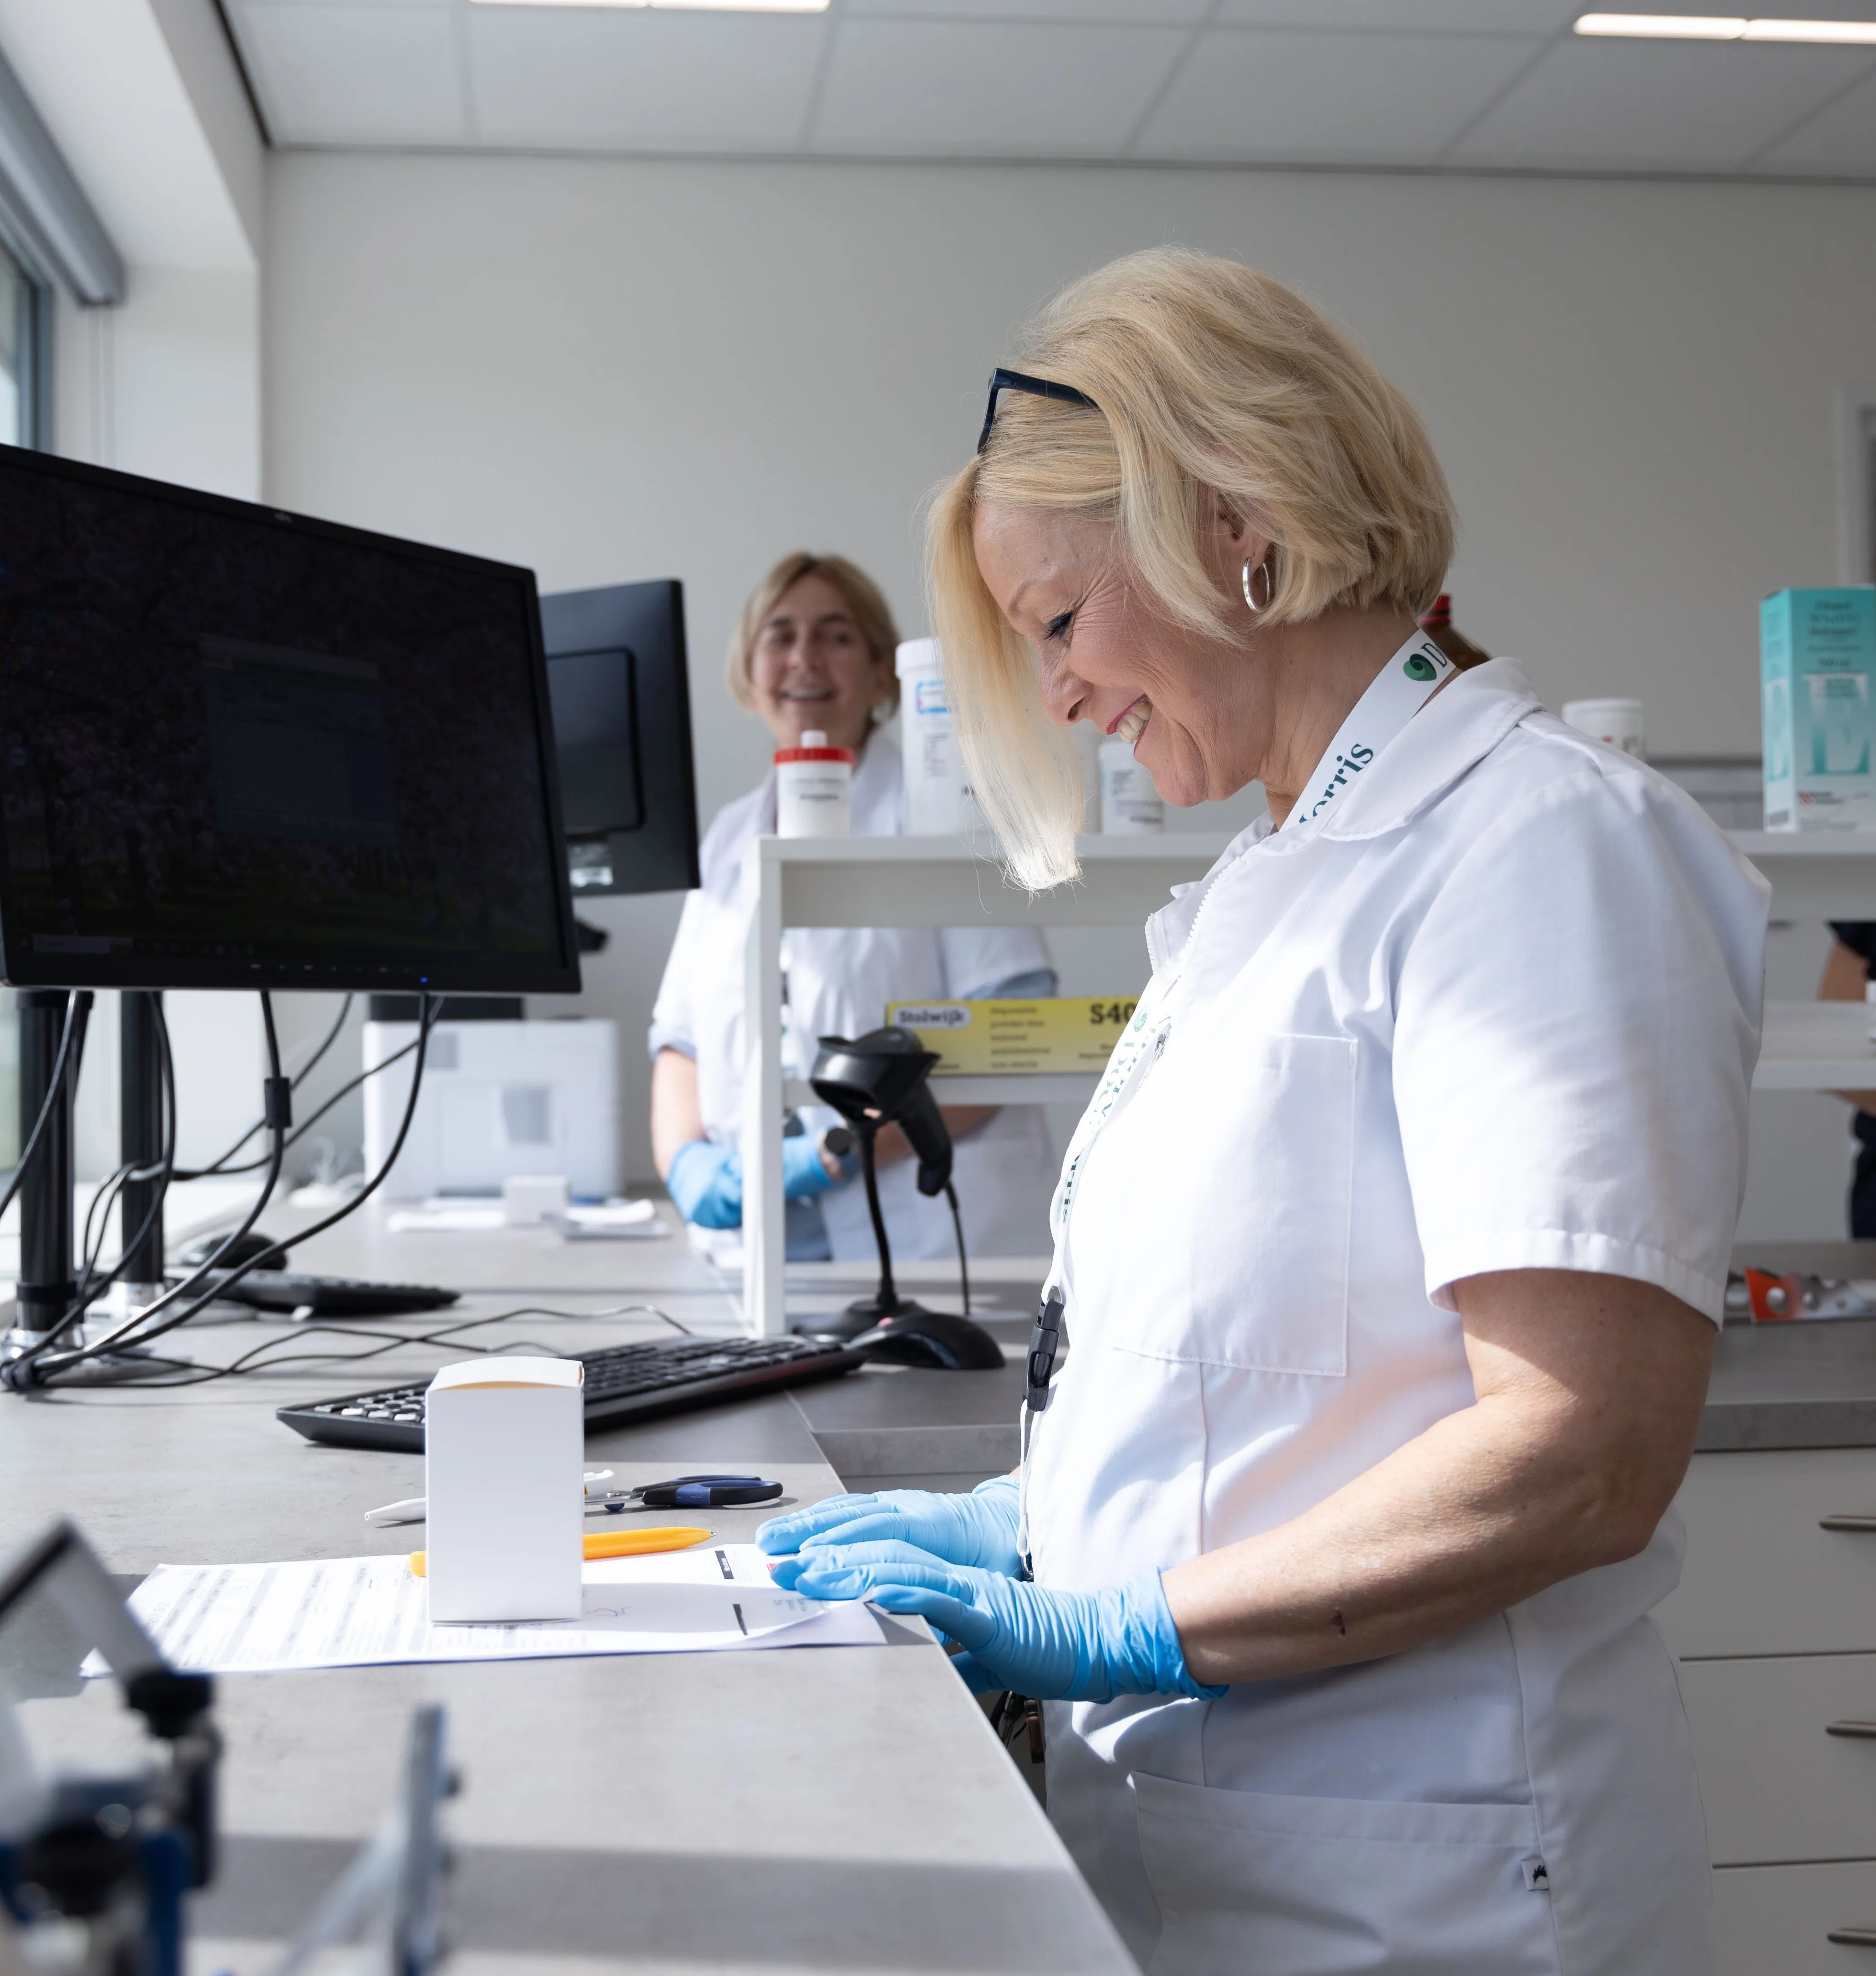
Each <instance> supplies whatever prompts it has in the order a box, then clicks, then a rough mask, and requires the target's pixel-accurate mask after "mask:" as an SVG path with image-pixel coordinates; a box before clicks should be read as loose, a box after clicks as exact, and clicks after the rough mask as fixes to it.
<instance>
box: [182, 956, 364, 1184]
mask: <svg viewBox="0 0 1876 1976" xmlns="http://www.w3.org/2000/svg"><path fill="white" fill-rule="evenodd" d="M357 999H358V998H357V996H354V995H348V996H346V997H345V1000H343V1001H342V1002H341V1003H339V1005H338V1016H336V1017H335V1019H334V1021H333V1023H332V1026H331V1028H330V1029H328V1030H327V1031H326V1032H325V1040H324V1041H323V1042H321V1044H320V1046H319V1047H318V1049H316V1050H315V1051H314V1052H313V1053H312V1056H309V1057H308V1059H306V1061H305V1062H304V1063H303V1064H302V1065H300V1067H299V1069H298V1070H296V1071H295V1072H294V1073H293V1088H294V1089H295V1091H297V1090H298V1088H300V1086H301V1085H302V1084H304V1083H305V1081H306V1080H307V1079H308V1078H309V1077H310V1076H311V1075H312V1073H313V1072H314V1071H315V1069H317V1068H318V1063H319V1060H320V1059H321V1057H323V1056H325V1053H326V1052H327V1051H328V1050H329V1049H331V1047H332V1046H333V1045H334V1044H335V1042H338V1032H339V1031H340V1030H341V1029H343V1028H344V1027H345V1019H346V1017H347V1016H349V1015H350V1014H351V1005H352V1003H354V1001H355V1000H357ZM341 1095H342V1094H341ZM314 1117H315V1118H317V1117H318V1113H317V1112H315V1114H314ZM307 1122H308V1124H309V1125H310V1124H311V1123H312V1120H311V1119H308V1121H307ZM266 1128H267V1121H266V1120H265V1118H256V1120H255V1121H254V1123H253V1124H252V1125H250V1126H249V1128H248V1129H247V1130H246V1131H245V1132H243V1133H242V1135H241V1136H240V1138H238V1139H237V1140H236V1141H235V1143H234V1144H232V1146H230V1147H229V1148H228V1150H227V1151H226V1152H225V1153H223V1154H221V1155H220V1156H219V1158H216V1159H213V1160H211V1161H209V1164H207V1165H206V1167H194V1168H193V1169H191V1170H190V1171H189V1172H187V1173H185V1174H182V1175H181V1176H180V1177H181V1178H183V1179H184V1180H206V1179H208V1178H209V1177H211V1176H212V1175H213V1174H219V1173H222V1172H223V1171H227V1170H228V1162H229V1161H230V1160H232V1158H234V1156H235V1155H236V1154H237V1153H238V1152H239V1151H240V1150H241V1148H242V1147H243V1146H245V1145H246V1144H247V1142H248V1141H249V1140H250V1139H251V1138H253V1136H254V1135H255V1134H256V1132H261V1131H265V1130H266ZM288 1144H292V1141H291V1140H289V1141H288ZM265 1164H266V1162H265V1161H264V1160H256V1161H254V1162H253V1163H252V1165H249V1166H246V1167H235V1168H233V1169H232V1171H235V1172H236V1173H252V1171H254V1167H257V1166H264V1165H265Z"/></svg>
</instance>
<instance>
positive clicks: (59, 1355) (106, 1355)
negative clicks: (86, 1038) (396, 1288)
mask: <svg viewBox="0 0 1876 1976" xmlns="http://www.w3.org/2000/svg"><path fill="white" fill-rule="evenodd" d="M260 1000H261V1015H262V1026H263V1029H264V1032H265V1038H266V1045H267V1058H268V1073H269V1074H268V1077H267V1080H266V1084H265V1093H266V1096H265V1112H264V1115H263V1117H262V1120H261V1121H260V1122H259V1125H257V1126H256V1127H255V1128H252V1129H251V1130H250V1131H249V1132H247V1133H245V1134H243V1135H242V1138H241V1139H239V1140H238V1141H236V1144H235V1145H234V1146H233V1147H232V1148H229V1152H228V1153H226V1154H223V1156H222V1158H221V1159H220V1160H218V1161H216V1162H214V1163H213V1165H212V1166H211V1167H209V1168H205V1169H203V1170H202V1171H204V1172H209V1171H228V1169H227V1167H226V1165H225V1164H224V1163H225V1162H226V1160H227V1159H228V1158H230V1157H231V1156H232V1154H233V1153H235V1152H236V1151H239V1149H240V1148H241V1146H242V1145H243V1144H246V1141H247V1140H248V1139H249V1138H252V1136H253V1132H254V1131H259V1130H265V1131H266V1132H267V1133H268V1134H269V1136H270V1139H271V1144H270V1146H269V1151H268V1152H267V1154H266V1156H265V1159H264V1161H257V1162H256V1163H255V1164H256V1165H264V1166H265V1170H266V1173H265V1179H264V1181H262V1186H261V1191H260V1195H259V1198H258V1199H257V1200H256V1202H255V1203H254V1204H253V1206H252V1207H251V1208H249V1210H248V1212H247V1214H246V1216H245V1217H244V1218H243V1219H242V1222H241V1224H240V1226H239V1227H237V1228H236V1229H234V1230H232V1231H231V1232H230V1233H229V1234H227V1235H226V1236H224V1237H222V1238H221V1240H220V1241H219V1243H217V1245H216V1247H215V1248H214V1249H213V1250H211V1251H210V1252H209V1255H208V1256H206V1257H205V1258H204V1260H203V1261H201V1262H200V1263H197V1264H196V1266H194V1268H193V1269H192V1270H190V1271H189V1272H188V1273H186V1275H184V1276H182V1277H181V1278H180V1279H179V1280H178V1281H177V1282H176V1283H174V1284H173V1285H171V1286H169V1287H168V1288H167V1289H163V1291H161V1292H160V1293H159V1295H158V1296H156V1297H155V1298H154V1299H153V1300H152V1301H151V1302H150V1303H147V1304H146V1305H144V1306H142V1307H141V1308H140V1309H136V1310H134V1311H132V1312H130V1314H129V1315H128V1316H126V1317H124V1319H121V1320H120V1322H118V1323H117V1325H115V1326H114V1327H113V1328H111V1329H110V1330H108V1331H107V1332H106V1333H105V1334H104V1336H102V1337H101V1338H99V1339H95V1340H87V1341H86V1342H84V1343H82V1344H80V1345H77V1346H75V1347H74V1348H72V1349H67V1350H64V1351H59V1350H58V1349H56V1348H57V1347H58V1344H59V1342H60V1340H61V1339H63V1338H64V1337H65V1336H67V1335H68V1334H69V1333H70V1332H71V1331H72V1330H73V1329H74V1327H77V1326H80V1325H81V1324H82V1323H83V1322H84V1317H85V1314H86V1312H87V1309H89V1308H90V1307H91V1304H92V1303H93V1302H94V1300H95V1299H96V1297H97V1294H98V1293H99V1292H100V1291H101V1290H102V1289H104V1288H106V1287H107V1286H108V1285H109V1284H110V1283H111V1282H113V1281H114V1280H115V1279H116V1277H117V1274H118V1273H120V1271H121V1270H123V1268H124V1263H125V1261H126V1260H127V1259H128V1258H129V1257H130V1256H132V1255H133V1254H134V1253H136V1250H137V1241H135V1240H134V1241H131V1242H127V1243H125V1244H124V1253H123V1256H121V1257H120V1260H119V1261H118V1263H117V1265H116V1266H114V1269H113V1270H110V1271H109V1272H107V1273H105V1274H104V1276H98V1277H94V1270H95V1260H94V1255H93V1253H92V1252H91V1249H90V1247H89V1243H90V1240H91V1237H90V1231H89V1226H88V1223H89V1220H90V1217H87V1253H86V1261H85V1266H84V1272H83V1274H82V1276H81V1281H80V1283H79V1285H78V1292H79V1293H78V1294H77V1295H76V1296H74V1297H73V1298H72V1299H71V1301H70V1302H69V1303H68V1304H67V1306H66V1307H65V1309H64V1311H63V1312H62V1314H61V1315H60V1316H58V1318H57V1319H56V1320H55V1321H54V1322H52V1323H51V1325H50V1326H48V1327H47V1328H45V1329H44V1330H43V1331H41V1332H39V1333H38V1335H36V1336H34V1337H32V1338H31V1341H30V1342H27V1343H25V1345H24V1346H23V1349H21V1350H20V1351H19V1352H18V1353H17V1355H15V1356H14V1357H13V1358H12V1359H9V1360H8V1361H7V1362H5V1364H4V1365H0V1383H4V1384H5V1385H7V1386H9V1387H11V1388H13V1389H14V1390H15V1391H28V1390H30V1389H31V1388H35V1387H40V1386H45V1385H51V1384H54V1383H55V1382H58V1380H59V1379H60V1378H61V1375H67V1376H71V1375H76V1374H77V1373H78V1372H79V1371H80V1369H81V1368H87V1369H88V1368H97V1367H98V1366H100V1365H102V1364H103V1363H104V1362H106V1361H107V1360H108V1361H110V1363H111V1366H112V1369H113V1370H114V1371H116V1372H117V1374H118V1375H119V1376H123V1375H124V1374H125V1373H127V1372H130V1373H134V1372H139V1371H140V1370H142V1369H143V1365H148V1366H149V1367H150V1369H152V1370H155V1369H157V1368H160V1367H162V1366H163V1365H166V1364H168V1363H173V1362H165V1361H163V1360H159V1359H150V1358H148V1357H147V1355H146V1356H145V1357H144V1359H143V1361H142V1362H141V1363H139V1362H137V1361H135V1360H132V1359H130V1355H131V1354H132V1353H143V1352H144V1351H145V1348H146V1347H147V1346H148V1345H150V1344H151V1343H153V1342H154V1341H155V1340H156V1339H158V1338H160V1337H162V1336H163V1335H164V1334H165V1333H166V1332H170V1331H173V1330H174V1329H176V1327H177V1326H180V1325H183V1324H186V1323H187V1322H189V1320H190V1319H191V1318H193V1317H194V1316H197V1315H198V1314H199V1312H201V1311H203V1309H206V1307H207V1306H209V1304H211V1303H213V1302H215V1300H216V1298H217V1297H218V1296H221V1295H222V1294H223V1292H224V1291H225V1289H226V1288H227V1286H229V1285H230V1284H231V1283H238V1282H239V1280H240V1279H241V1278H242V1277H243V1276H246V1275H247V1274H248V1273H249V1272H250V1271H252V1270H255V1269H256V1268H258V1267H259V1266H260V1263H261V1262H262V1260H263V1257H262V1256H252V1257H250V1258H249V1260H247V1261H246V1262H245V1263H232V1262H226V1260H225V1259H226V1258H227V1257H229V1256H232V1255H233V1254H234V1253H236V1252H237V1249H238V1245H239V1243H241V1242H242V1239H243V1238H244V1237H246V1236H247V1235H248V1234H249V1233H250V1231H251V1230H252V1229H253V1227H254V1226H255V1223H256V1222H257V1221H259V1219H260V1217H261V1215H262V1214H263V1212H265V1209H266V1207H267V1205H268V1204H269V1201H270V1200H272V1197H273V1194H274V1190H275V1187H276V1186H277V1185H278V1184H279V1178H280V1171H281V1165H282V1161H283V1160H284V1158H285V1154H286V1149H287V1147H288V1144H291V1143H292V1138H293V1137H296V1136H298V1135H294V1134H292V1130H291V1128H292V1088H293V1080H292V1079H288V1078H287V1077H286V1076H285V1075H283V1074H282V1069H281V1061H280V1044H279V1035H278V1032H277V1031H276V1029H275V1023H274V1012H273V999H272V996H271V995H270V994H269V993H268V992H267V991H266V990H265V989H263V990H261V991H260ZM90 1005H91V994H90V992H89V991H88V990H77V991H76V992H75V993H74V994H72V995H71V997H70V998H69V1000H68V1004H67V1013H66V1018H65V1024H64V1033H63V1035H62V1037H61V1043H60V1046H59V1051H58V1056H57V1058H56V1059H55V1062H54V1066H53V1069H52V1071H51V1075H50V1077H49V1079H48V1082H49V1087H50V1088H48V1092H47V1094H46V1097H45V1102H44V1104H43V1105H42V1106H41V1112H40V1120H39V1123H38V1125H35V1128H34V1131H33V1132H32V1133H31V1135H29V1136H28V1141H27V1144H26V1146H25V1148H24V1149H23V1151H22V1156H21V1161H20V1164H19V1165H18V1167H17V1168H16V1169H15V1174H14V1176H13V1180H12V1183H11V1186H10V1187H9V1191H8V1192H9V1197H10V1194H11V1191H12V1188H17V1187H18V1185H19V1184H20V1182H21V1179H22V1177H24V1176H25V1174H26V1172H27V1171H28V1167H29V1164H30V1161H31V1159H32V1158H34V1157H35V1153H36V1151H37V1147H38V1139H39V1137H40V1134H41V1130H42V1129H43V1128H45V1125H46V1123H47V1121H48V1120H50V1119H51V1118H53V1117H54V1113H55V1112H56V1111H57V1109H58V1107H59V1106H60V1105H63V1104H66V1103H68V1102H69V1095H68V1094H69V1090H70V1087H71V1085H72V1084H74V1083H75V1082H76V1070H77V1058H78V1055H79V1052H80V1051H81V1048H82V1043H81V1039H82V1036H83V1032H84V1021H85V1018H86V1016H87V1015H88V1013H89V1009H90ZM441 1006H442V1004H441V999H440V997H439V996H430V995H426V996H423V997H421V998H420V1018H419V1023H418V1028H417V1037H416V1039H415V1041H414V1042H412V1043H411V1044H410V1045H408V1046H407V1049H408V1050H410V1051H413V1052H414V1053H415V1056H416V1062H415V1064H414V1067H413V1072H412V1076H411V1080H410V1097H409V1098H408V1100H407V1102H406V1104H405V1106H404V1116H403V1119H402V1121H401V1124H400V1125H399V1128H398V1131H397V1136H396V1138H395V1139H394V1141H393V1143H392V1145H391V1149H390V1151H389V1152H388V1153H387V1155H386V1156H385V1158H384V1161H383V1162H382V1164H381V1165H380V1167H379V1168H378V1171H377V1173H375V1174H373V1175H371V1177H369V1178H368V1180H367V1181H366V1182H365V1184H364V1186H363V1187H361V1188H360V1189H359V1191H358V1193H357V1194H354V1196H353V1197H351V1200H348V1201H346V1202H345V1204H343V1205H342V1206H341V1207H338V1208H335V1210H333V1211H332V1212H331V1214H328V1215H326V1216H325V1217H322V1218H321V1219H320V1220H317V1221H315V1222H314V1223H312V1226H311V1227H307V1228H304V1229H302V1230H299V1231H298V1233H295V1234H292V1235H290V1236H283V1237H281V1238H280V1239H279V1241H278V1243H276V1244H275V1249H276V1250H279V1251H284V1250H286V1249H288V1248H290V1247H294V1246H295V1244H297V1243H301V1242H304V1241H305V1240H308V1238H309V1237H312V1236H315V1235H318V1234H323V1233H325V1230H327V1229H328V1228H331V1227H334V1226H335V1225H336V1224H337V1223H338V1222H341V1221H342V1220H345V1217H347V1216H348V1215H349V1214H352V1213H353V1212H354V1211H355V1210H357V1209H358V1207H360V1206H361V1205H362V1204H364V1202H365V1201H366V1200H368V1199H369V1198H370V1197H371V1195H372V1194H374V1193H375V1192H376V1191H378V1188H379V1187H381V1186H382V1185H383V1184H384V1180H385V1178H386V1177H387V1175H388V1174H389V1173H390V1171H391V1168H392V1167H393V1166H394V1165H395V1164H396V1163H397V1155H398V1154H399V1153H400V1152H401V1151H403V1149H404V1140H405V1138H407V1136H408V1135H409V1132H410V1121H411V1120H412V1118H414V1116H415V1115H416V1112H417V1098H418V1095H419V1094H420V1092H421V1090H422V1088H423V1080H424V1057H425V1055H426V1053H427V1049H428V1046H429V1042H430V1032H431V1030H432V1029H433V1028H434V1026H435V1023H436V1020H437V1013H438V1011H439V1009H440V1007H441ZM342 1020H343V1016H342V1013H341V1021H342ZM337 1028H338V1026H337V1025H335V1027H334V1030H333V1032H332V1033H333V1035H336V1034H337ZM157 1037H158V1039H159V1045H160V1052H161V1056H162V1062H163V1090H164V1094H165V1099H166V1112H167V1118H166V1125H165V1149H164V1154H163V1158H162V1160H161V1161H160V1162H159V1163H158V1164H157V1167H155V1168H154V1169H153V1170H150V1171H148V1172H145V1171H130V1172H129V1173H124V1172H123V1171H120V1174H119V1175H117V1176H114V1183H115V1184H116V1185H117V1186H119V1187H121V1186H122V1185H123V1184H124V1181H126V1180H127V1179H138V1178H146V1177H147V1178H152V1179H153V1180H155V1181H156V1182H157V1186H156V1188H155V1198H154V1200H153V1203H152V1204H151V1206H150V1208H149V1210H148V1211H147V1214H146V1217H145V1221H146V1224H147V1223H149V1222H150V1220H151V1219H153V1217H156V1216H158V1215H160V1214H161V1212H162V1206H163V1193H164V1191H165V1189H166V1186H167V1184H168V1181H169V1180H170V1177H171V1176H172V1174H173V1172H174V1171H175V1128H176V1104H175V1088H176V1086H175V1069H174V1064H173V1059H172V1056H171V1052H170V1042H169V1032H168V1029H167V1026H166V1025H165V1024H164V1023H163V1020H162V1016H161V1013H160V1006H159V1008H158V1013H157ZM330 1042H331V1036H328V1039H327V1041H326V1043H325V1044H322V1045H321V1047H320V1049H319V1051H318V1052H316V1053H315V1059H314V1061H315V1062H316V1061H317V1060H318V1056H322V1055H323V1054H324V1053H325V1049H326V1047H327V1046H328V1045H329V1044H330ZM403 1054H404V1052H398V1055H399V1056H402V1055H403ZM395 1060H396V1059H395V1058H392V1059H387V1063H388V1062H394V1061H395ZM385 1067H386V1065H384V1064H380V1065H375V1066H374V1069H378V1070H381V1069H384V1068H385ZM311 1068H312V1065H311V1064H308V1065H306V1066H305V1069H302V1072H301V1073H300V1074H301V1075H302V1076H303V1075H305V1070H308V1069H311ZM364 1075H366V1076H369V1075H372V1072H365V1073H364ZM357 1082H363V1079H362V1078H361V1079H356V1080H354V1083H357ZM345 1088H346V1089H350V1088H352V1086H350V1085H348V1086H347V1087H345ZM343 1095H345V1092H343V1091H341V1092H339V1093H338V1094H336V1095H335V1097H334V1098H332V1099H331V1100H328V1105H326V1106H324V1107H321V1112H323V1111H324V1110H325V1109H328V1108H329V1107H330V1105H331V1104H332V1103H335V1102H337V1099H338V1097H340V1096H343ZM320 1115H321V1114H320V1113H317V1112H316V1113H315V1115H314V1118H312V1119H308V1121H306V1125H312V1123H313V1122H314V1121H315V1120H316V1119H317V1118H318V1117H319V1116H320ZM305 1129H306V1127H305V1126H302V1128H301V1130H302V1131H305ZM105 1191H106V1192H109V1191H110V1188H108V1187H107V1189H106V1190H105ZM0 1205H4V1202H3V1201H0ZM96 1207H97V1203H96V1202H95V1201H94V1203H93V1209H94V1211H95V1210H96ZM108 1218H109V1217H108V1213H107V1214H106V1215H105V1216H104V1217H103V1223H101V1227H100V1233H99V1240H100V1242H101V1240H102V1227H103V1225H104V1224H105V1223H107V1222H108ZM142 1233H143V1231H142V1230H140V1233H139V1239H140V1237H141V1234H142ZM179 1305H180V1308H172V1307H173V1306H179ZM165 1313H166V1314H165ZM157 1319H160V1321H157V1322H153V1320H157ZM127 1361H128V1363H127Z"/></svg>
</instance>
